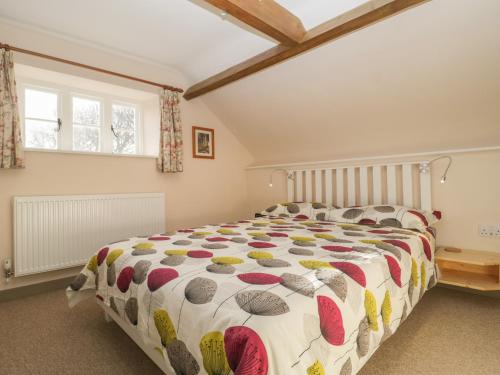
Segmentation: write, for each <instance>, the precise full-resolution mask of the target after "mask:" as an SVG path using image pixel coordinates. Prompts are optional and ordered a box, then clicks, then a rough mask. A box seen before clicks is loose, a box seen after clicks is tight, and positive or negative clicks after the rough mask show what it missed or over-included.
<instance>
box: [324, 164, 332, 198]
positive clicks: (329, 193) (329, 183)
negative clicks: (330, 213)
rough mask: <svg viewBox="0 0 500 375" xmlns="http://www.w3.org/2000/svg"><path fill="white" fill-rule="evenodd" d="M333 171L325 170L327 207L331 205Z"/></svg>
mask: <svg viewBox="0 0 500 375" xmlns="http://www.w3.org/2000/svg"><path fill="white" fill-rule="evenodd" d="M332 174H333V170H331V169H325V190H326V194H325V203H326V204H327V205H331V204H333V176H332Z"/></svg>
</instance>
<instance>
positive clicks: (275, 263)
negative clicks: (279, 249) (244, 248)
mask: <svg viewBox="0 0 500 375" xmlns="http://www.w3.org/2000/svg"><path fill="white" fill-rule="evenodd" d="M257 263H258V264H259V265H260V266H263V267H290V266H291V264H290V263H288V262H287V261H286V260H282V259H258V260H257Z"/></svg>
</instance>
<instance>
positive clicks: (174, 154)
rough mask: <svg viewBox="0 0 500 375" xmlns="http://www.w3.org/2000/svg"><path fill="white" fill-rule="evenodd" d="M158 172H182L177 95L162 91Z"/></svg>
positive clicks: (180, 132)
mask: <svg viewBox="0 0 500 375" xmlns="http://www.w3.org/2000/svg"><path fill="white" fill-rule="evenodd" d="M160 112H161V128H160V154H159V156H158V162H157V164H158V169H159V170H160V172H163V173H166V172H171V173H175V172H182V170H183V163H182V124H181V112H180V106H179V93H177V92H174V91H170V90H163V92H162V93H161V96H160Z"/></svg>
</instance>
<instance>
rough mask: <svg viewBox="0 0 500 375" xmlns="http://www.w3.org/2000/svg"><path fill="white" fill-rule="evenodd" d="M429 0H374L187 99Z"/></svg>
mask: <svg viewBox="0 0 500 375" xmlns="http://www.w3.org/2000/svg"><path fill="white" fill-rule="evenodd" d="M427 1H430V0H371V1H370V2H368V3H366V4H363V5H361V6H359V7H357V8H355V9H353V10H351V11H349V12H347V13H345V14H343V15H341V16H339V17H336V18H333V19H332V20H330V21H327V22H325V23H323V24H321V25H319V26H317V27H315V28H313V29H311V30H310V31H308V32H307V34H306V37H305V38H304V40H303V41H302V42H301V43H299V44H296V45H294V46H285V45H278V46H276V47H273V48H271V49H269V50H267V51H264V52H263V53H261V54H259V55H257V56H254V57H252V58H250V59H248V60H246V61H244V62H242V63H240V64H238V65H235V66H233V67H231V68H229V69H226V70H224V71H223V72H221V73H218V74H216V75H214V76H212V77H210V78H207V79H206V80H204V81H201V82H199V83H197V84H195V85H194V86H192V87H190V88H189V89H188V90H187V91H186V93H185V94H184V98H185V99H187V100H190V99H193V98H196V97H198V96H200V95H203V94H206V93H207V92H210V91H213V90H215V89H217V88H220V87H222V86H225V85H227V84H229V83H231V82H234V81H237V80H239V79H241V78H243V77H247V76H249V75H251V74H254V73H256V72H259V71H261V70H263V69H266V68H268V67H270V66H273V65H275V64H278V63H280V62H282V61H285V60H287V59H289V58H291V57H294V56H297V55H299V54H301V53H303V52H306V51H308V50H310V49H313V48H316V47H318V46H320V45H322V44H324V43H326V42H329V41H332V40H335V39H338V38H340V37H342V36H344V35H347V34H349V33H352V32H354V31H356V30H359V29H362V28H364V27H367V26H369V25H372V24H374V23H376V22H378V21H381V20H383V19H385V18H387V17H390V16H393V15H395V14H397V13H399V12H401V11H404V10H406V9H408V8H411V7H413V6H416V5H419V4H421V3H424V2H427Z"/></svg>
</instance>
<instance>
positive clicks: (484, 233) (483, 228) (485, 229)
mask: <svg viewBox="0 0 500 375" xmlns="http://www.w3.org/2000/svg"><path fill="white" fill-rule="evenodd" d="M479 235H480V236H481V237H489V236H490V226H489V225H487V224H481V225H479Z"/></svg>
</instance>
